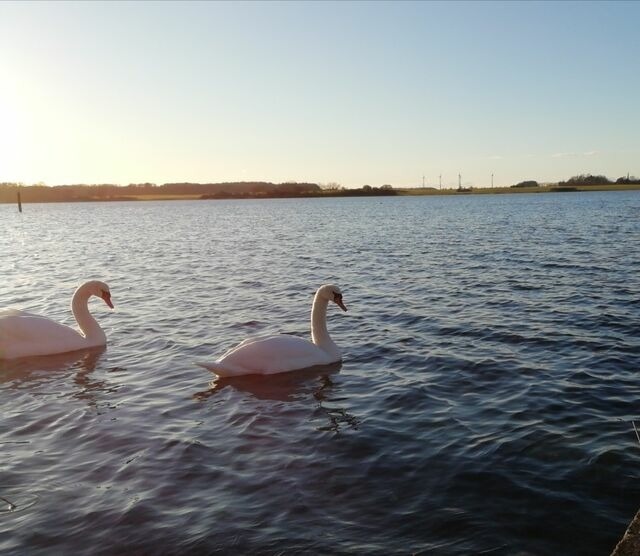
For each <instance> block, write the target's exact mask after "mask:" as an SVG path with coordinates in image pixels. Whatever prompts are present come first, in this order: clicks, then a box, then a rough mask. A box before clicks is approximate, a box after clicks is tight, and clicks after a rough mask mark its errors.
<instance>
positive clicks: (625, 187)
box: [396, 183, 640, 195]
mask: <svg viewBox="0 0 640 556" xmlns="http://www.w3.org/2000/svg"><path fill="white" fill-rule="evenodd" d="M557 187H558V186H557V185H543V186H540V187H474V188H473V190H472V191H458V190H457V189H431V188H428V187H426V188H421V187H420V188H415V189H402V188H398V189H396V191H397V192H398V194H399V195H469V194H470V193H475V194H482V195H491V194H504V193H547V192H550V191H553V190H554V189H555V188H557ZM568 187H571V188H572V189H575V191H630V190H636V189H640V184H618V183H612V184H610V185H583V186H568Z"/></svg>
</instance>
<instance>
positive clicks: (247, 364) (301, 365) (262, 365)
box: [199, 285, 347, 377]
mask: <svg viewBox="0 0 640 556" xmlns="http://www.w3.org/2000/svg"><path fill="white" fill-rule="evenodd" d="M329 301H333V302H334V303H335V304H336V305H338V306H339V307H340V308H341V309H342V310H343V311H346V310H347V308H346V307H345V305H344V303H343V302H342V292H341V291H340V288H338V287H337V286H332V285H325V286H322V287H320V288H319V289H318V291H317V292H316V295H315V297H314V299H313V308H312V309H311V339H312V342H310V341H309V340H305V339H303V338H299V337H297V336H290V335H288V334H279V335H276V336H263V337H258V338H249V339H247V340H244V341H243V342H241V343H240V344H238V345H237V346H236V347H234V348H232V349H230V350H229V351H227V352H226V353H225V354H224V355H223V356H222V357H220V358H219V359H217V360H216V361H214V362H213V363H199V365H200V366H202V367H204V368H206V369H209V370H210V371H213V372H214V373H216V374H217V375H218V376H220V377H232V376H240V375H252V374H262V375H270V374H275V373H286V372H288V371H295V370H298V369H306V368H308V367H314V366H316V365H330V364H331V363H336V362H338V361H340V360H341V359H342V354H341V353H340V350H339V349H338V346H336V344H335V343H333V340H332V339H331V338H330V337H329V333H328V332H327V305H328V304H329Z"/></svg>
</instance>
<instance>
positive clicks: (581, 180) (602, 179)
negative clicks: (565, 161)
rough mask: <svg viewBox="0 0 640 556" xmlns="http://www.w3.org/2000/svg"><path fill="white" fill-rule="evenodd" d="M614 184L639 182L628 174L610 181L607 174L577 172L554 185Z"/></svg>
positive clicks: (525, 183) (530, 183) (532, 184)
mask: <svg viewBox="0 0 640 556" xmlns="http://www.w3.org/2000/svg"><path fill="white" fill-rule="evenodd" d="M614 183H616V184H634V185H636V184H640V178H636V177H635V176H629V175H628V174H627V176H626V177H621V178H618V179H617V180H616V181H611V180H610V179H609V178H608V177H607V176H603V175H600V174H598V175H595V176H594V175H592V174H579V175H577V176H573V177H571V178H569V179H568V180H567V181H559V182H558V183H557V184H556V185H558V186H560V187H564V186H570V187H571V186H573V187H576V186H589V185H613V184H614ZM539 186H540V184H539V183H538V182H537V181H535V180H526V181H521V182H520V183H517V184H515V185H512V186H511V187H539Z"/></svg>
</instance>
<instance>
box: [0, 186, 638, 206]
mask: <svg viewBox="0 0 640 556" xmlns="http://www.w3.org/2000/svg"><path fill="white" fill-rule="evenodd" d="M30 187H31V186H26V187H22V188H20V192H21V200H22V204H31V203H74V202H75V203H83V202H85V203H86V202H129V201H195V200H202V201H216V200H237V199H308V198H316V199H318V198H328V197H331V198H339V197H347V198H353V197H412V196H416V197H417V196H436V195H445V196H451V195H454V196H455V195H505V194H506V195H508V194H519V193H569V192H571V193H580V192H585V191H635V190H640V184H616V183H612V184H606V185H577V186H566V185H561V186H558V185H557V184H551V185H540V186H537V187H478V188H464V189H461V190H459V189H436V188H429V187H426V188H393V189H386V190H380V189H375V190H366V191H363V190H362V189H342V190H335V191H322V192H309V193H296V194H286V193H275V194H269V193H267V194H243V193H240V194H235V195H234V194H228V193H225V194H213V195H208V194H203V195H199V194H166V195H163V194H144V193H141V194H136V195H117V196H115V195H113V196H92V195H86V196H73V197H71V196H70V197H67V198H60V199H50V198H49V199H43V198H39V197H40V196H39V195H33V196H32V195H30V193H31V192H30V191H29V189H30ZM17 191H18V189H17V188H16V189H15V191H13V192H12V194H11V195H10V196H9V198H8V197H7V195H6V194H5V195H4V196H3V197H1V198H0V204H17ZM5 193H6V192H5ZM10 197H13V198H10Z"/></svg>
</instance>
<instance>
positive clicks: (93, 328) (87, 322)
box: [71, 286, 107, 343]
mask: <svg viewBox="0 0 640 556" xmlns="http://www.w3.org/2000/svg"><path fill="white" fill-rule="evenodd" d="M90 297H91V294H90V293H89V291H88V289H87V288H85V287H84V286H80V287H79V288H78V289H77V290H76V293H74V294H73V299H72V300H71V311H72V312H73V316H74V317H75V319H76V322H77V323H78V327H79V328H80V330H81V331H82V333H83V334H84V336H85V338H86V339H87V340H89V341H90V342H91V343H94V342H96V343H105V342H106V339H107V337H106V335H105V333H104V331H103V330H102V328H100V325H99V324H98V322H97V321H96V319H94V318H93V316H92V315H91V313H90V312H89V298H90Z"/></svg>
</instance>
